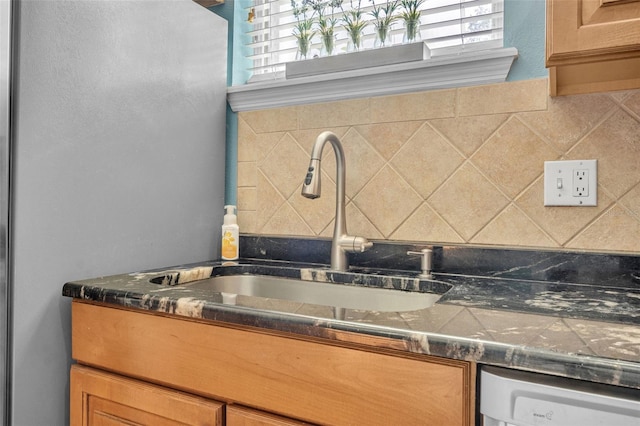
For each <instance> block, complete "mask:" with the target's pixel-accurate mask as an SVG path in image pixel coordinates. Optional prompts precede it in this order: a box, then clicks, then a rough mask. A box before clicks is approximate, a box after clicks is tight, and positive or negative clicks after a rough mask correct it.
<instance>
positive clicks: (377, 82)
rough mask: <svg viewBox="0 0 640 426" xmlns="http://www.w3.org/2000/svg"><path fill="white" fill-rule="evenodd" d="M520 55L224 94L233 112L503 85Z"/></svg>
mask: <svg viewBox="0 0 640 426" xmlns="http://www.w3.org/2000/svg"><path fill="white" fill-rule="evenodd" d="M517 56H518V51H517V49H516V48H514V47H507V48H500V49H491V50H480V51H476V52H467V53H464V54H462V55H447V56H438V57H434V58H430V59H427V60H424V61H416V62H406V63H400V64H393V65H385V66H379V67H372V68H362V69H357V70H352V71H343V72H335V73H328V74H322V75H316V76H309V77H300V78H295V79H291V80H273V81H265V82H256V83H251V84H246V85H242V86H232V87H229V88H228V89H227V100H228V101H229V105H230V106H231V109H232V110H233V111H235V112H239V111H252V110H259V109H268V108H277V107H285V106H294V105H303V104H310V103H317V102H331V101H338V100H345V99H355V98H366V97H372V96H383V95H395V94H400V93H410V92H420V91H426V90H435V89H447V88H453V87H463V86H472V85H481V84H490V83H500V82H503V81H505V80H506V78H507V74H508V73H509V70H510V69H511V64H512V63H513V61H514V60H515V58H516V57H517Z"/></svg>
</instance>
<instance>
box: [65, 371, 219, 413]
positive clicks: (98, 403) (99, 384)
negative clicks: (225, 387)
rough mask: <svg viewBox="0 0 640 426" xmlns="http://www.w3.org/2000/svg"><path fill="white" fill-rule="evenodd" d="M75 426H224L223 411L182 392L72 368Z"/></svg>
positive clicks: (71, 386)
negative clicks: (186, 425)
mask: <svg viewBox="0 0 640 426" xmlns="http://www.w3.org/2000/svg"><path fill="white" fill-rule="evenodd" d="M70 395H71V404H70V405H71V410H70V420H71V421H70V423H71V425H72V426H81V425H82V426H115V425H123V426H125V425H134V424H135V425H154V426H174V425H175V426H178V425H185V424H188V425H193V426H196V425H202V426H205V425H206V426H214V425H222V421H223V407H224V404H221V403H219V402H216V401H210V400H207V399H204V398H200V397H197V396H193V395H187V394H184V393H182V392H177V391H174V390H170V389H166V388H162V387H160V386H156V385H151V384H148V383H144V382H140V381H137V380H132V379H128V378H124V377H121V376H118V375H114V374H109V373H105V372H103V371H99V370H95V369H92V368H87V367H82V366H78V365H74V366H72V367H71V384H70Z"/></svg>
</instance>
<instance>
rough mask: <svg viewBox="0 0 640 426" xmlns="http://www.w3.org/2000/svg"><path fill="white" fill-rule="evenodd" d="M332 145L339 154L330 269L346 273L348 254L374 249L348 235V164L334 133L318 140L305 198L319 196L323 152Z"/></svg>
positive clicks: (308, 175) (313, 152) (357, 238)
mask: <svg viewBox="0 0 640 426" xmlns="http://www.w3.org/2000/svg"><path fill="white" fill-rule="evenodd" d="M327 142H329V143H330V144H331V146H332V147H333V151H334V152H335V155H336V217H335V221H334V223H335V227H334V229H333V239H332V242H331V269H333V270H337V271H346V270H347V269H349V259H348V257H347V253H361V252H364V251H366V250H368V249H370V248H371V247H372V246H373V243H371V242H369V241H368V240H367V239H366V238H364V237H354V236H351V235H348V234H347V222H346V215H345V177H346V165H345V159H344V150H343V149H342V143H341V142H340V139H338V137H337V136H336V135H335V134H334V133H332V132H323V133H321V134H320V136H318V138H317V139H316V143H315V144H314V145H313V149H312V150H311V162H310V163H309V168H308V169H307V175H306V177H305V180H304V184H303V185H302V195H303V196H304V197H307V198H311V199H313V198H318V197H320V173H321V170H320V160H321V159H322V149H323V148H324V146H325V144H326V143H327Z"/></svg>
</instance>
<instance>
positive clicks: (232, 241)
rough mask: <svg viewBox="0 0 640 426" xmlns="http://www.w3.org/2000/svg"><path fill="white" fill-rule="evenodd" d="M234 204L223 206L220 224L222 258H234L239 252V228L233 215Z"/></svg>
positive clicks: (236, 257)
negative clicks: (223, 212) (223, 213)
mask: <svg viewBox="0 0 640 426" xmlns="http://www.w3.org/2000/svg"><path fill="white" fill-rule="evenodd" d="M235 208H236V206H224V209H225V215H224V222H223V224H222V250H221V257H222V260H236V259H238V256H239V252H240V246H239V243H240V228H239V227H238V219H237V218H236V215H235V212H234V211H235Z"/></svg>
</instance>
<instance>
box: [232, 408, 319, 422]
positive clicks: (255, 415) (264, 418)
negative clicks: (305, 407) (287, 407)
mask: <svg viewBox="0 0 640 426" xmlns="http://www.w3.org/2000/svg"><path fill="white" fill-rule="evenodd" d="M226 425H227V426H304V425H311V423H304V422H301V421H298V420H293V419H289V418H287V417H280V416H277V415H275V414H271V413H267V412H264V411H259V410H253V409H251V408H247V407H243V406H241V405H229V406H228V407H227V422H226Z"/></svg>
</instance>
